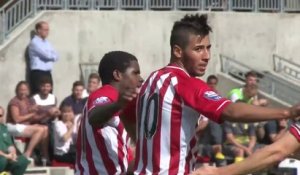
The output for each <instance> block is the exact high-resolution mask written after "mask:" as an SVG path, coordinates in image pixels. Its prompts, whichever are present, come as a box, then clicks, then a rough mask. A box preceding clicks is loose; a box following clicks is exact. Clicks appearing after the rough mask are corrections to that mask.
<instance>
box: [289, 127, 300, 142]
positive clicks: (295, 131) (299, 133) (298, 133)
mask: <svg viewBox="0 0 300 175" xmlns="http://www.w3.org/2000/svg"><path fill="white" fill-rule="evenodd" d="M290 133H291V134H292V135H293V136H295V137H296V139H297V140H298V142H300V124H299V123H295V124H293V125H292V126H291V128H290Z"/></svg>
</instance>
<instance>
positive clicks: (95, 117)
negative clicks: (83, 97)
mask: <svg viewBox="0 0 300 175" xmlns="http://www.w3.org/2000/svg"><path fill="white" fill-rule="evenodd" d="M121 108H122V106H121V105H120V104H118V103H111V104H107V105H102V106H96V107H95V108H94V109H92V111H91V112H90V117H89V123H90V124H91V125H102V124H104V123H106V122H107V121H108V120H110V119H111V118H112V117H113V116H114V115H115V114H116V113H117V112H118V111H120V110H121Z"/></svg>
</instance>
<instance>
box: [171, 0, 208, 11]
mask: <svg viewBox="0 0 300 175" xmlns="http://www.w3.org/2000/svg"><path fill="white" fill-rule="evenodd" d="M203 3H204V1H198V0H177V1H176V5H177V9H179V10H199V9H201V8H202V6H204V4H203Z"/></svg>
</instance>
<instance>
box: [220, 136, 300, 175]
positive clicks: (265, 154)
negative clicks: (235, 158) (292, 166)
mask: <svg viewBox="0 0 300 175" xmlns="http://www.w3.org/2000/svg"><path fill="white" fill-rule="evenodd" d="M299 147H300V146H299V143H298V141H297V140H296V138H295V137H294V136H293V135H291V134H290V133H289V132H287V133H286V134H285V135H284V136H283V137H282V138H281V139H280V140H278V141H277V142H275V143H273V144H271V145H268V146H266V147H264V148H262V149H260V150H258V151H256V152H255V153H254V154H252V155H251V156H250V157H248V158H247V159H245V160H244V161H242V162H240V163H237V164H232V165H229V166H226V167H221V168H219V170H218V171H219V174H231V175H240V174H248V173H252V172H256V171H259V170H261V169H264V168H267V167H269V166H271V165H273V164H275V163H277V162H279V161H281V160H282V159H284V158H285V157H286V156H288V155H290V154H291V153H293V152H295V151H296V150H297V149H299Z"/></svg>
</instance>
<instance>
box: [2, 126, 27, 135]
mask: <svg viewBox="0 0 300 175" xmlns="http://www.w3.org/2000/svg"><path fill="white" fill-rule="evenodd" d="M6 126H7V130H8V132H9V133H10V134H11V135H12V136H14V137H21V136H24V134H23V132H24V130H25V129H26V127H27V125H23V124H11V123H7V124H6Z"/></svg>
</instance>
